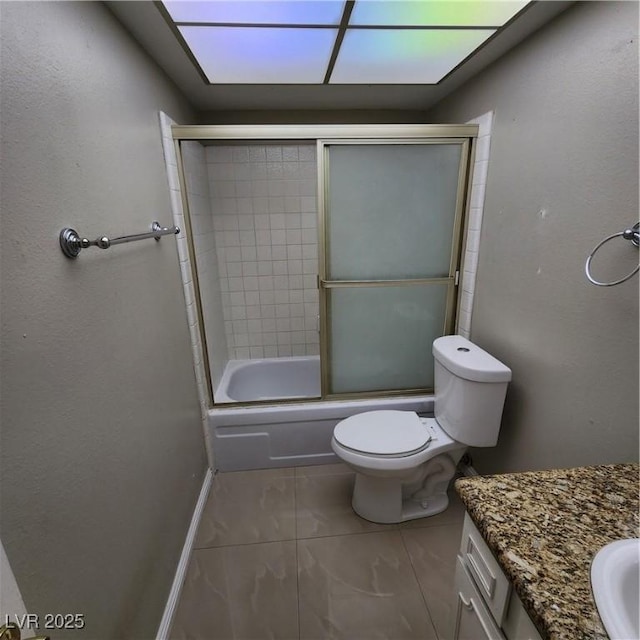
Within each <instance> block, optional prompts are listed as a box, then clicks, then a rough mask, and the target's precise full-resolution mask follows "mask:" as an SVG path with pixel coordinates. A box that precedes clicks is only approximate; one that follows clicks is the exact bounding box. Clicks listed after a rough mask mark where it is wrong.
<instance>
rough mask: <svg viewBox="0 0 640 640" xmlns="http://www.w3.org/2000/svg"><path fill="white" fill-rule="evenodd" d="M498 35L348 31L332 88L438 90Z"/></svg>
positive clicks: (417, 30) (454, 32)
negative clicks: (436, 86) (406, 86)
mask: <svg viewBox="0 0 640 640" xmlns="http://www.w3.org/2000/svg"><path fill="white" fill-rule="evenodd" d="M493 33H495V31H494V30H486V29H482V30H478V29H472V30H467V29H465V30H454V29H446V30H434V29H411V30H403V29H357V30H356V29H348V30H347V32H346V34H345V37H344V40H343V42H342V46H341V47H340V53H339V54H338V58H337V60H336V64H335V67H334V69H333V73H332V75H331V81H330V84H435V83H437V82H439V81H440V80H441V79H442V78H443V77H444V76H445V75H447V73H449V72H450V71H451V70H452V69H453V68H455V67H456V66H457V65H458V64H459V63H460V62H462V61H463V60H464V59H465V58H466V57H467V56H468V55H469V54H470V53H472V52H473V51H474V50H475V49H476V48H477V47H478V46H480V44H482V43H483V42H484V41H485V40H486V39H487V38H489V37H490V36H491V35H492V34H493Z"/></svg>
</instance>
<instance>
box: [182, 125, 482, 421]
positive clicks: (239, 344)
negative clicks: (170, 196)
mask: <svg viewBox="0 0 640 640" xmlns="http://www.w3.org/2000/svg"><path fill="white" fill-rule="evenodd" d="M476 135H477V126H475V125H452V126H449V125H410V126H403V125H392V126H382V125H381V126H373V125H371V126H370V125H366V126H295V127H294V126H289V127H283V126H273V127H271V126H261V127H253V126H248V127H241V126H237V127H222V126H185V127H181V126H174V127H173V137H174V140H175V147H176V154H177V158H178V170H179V174H180V186H181V192H182V206H183V210H184V214H185V227H186V232H187V240H188V244H189V254H190V262H191V273H192V278H193V282H194V285H195V287H194V288H195V291H196V300H195V303H196V304H195V308H196V309H197V316H198V317H197V319H196V320H197V324H198V326H199V329H200V332H201V339H202V343H203V346H204V352H205V353H204V359H205V362H204V363H203V364H204V369H205V372H206V376H207V384H208V388H209V391H210V394H211V398H210V400H211V406H218V407H221V406H222V407H233V405H234V404H240V405H242V406H243V407H244V406H245V405H247V404H255V405H256V407H257V408H259V407H260V405H261V404H262V405H264V404H265V403H268V404H278V403H287V404H291V403H297V402H302V401H308V400H309V399H316V400H323V401H330V400H343V399H357V398H367V397H368V398H374V397H394V396H398V397H400V396H411V395H419V394H422V395H423V396H424V395H425V394H428V393H429V392H430V391H431V390H432V387H433V360H432V355H431V344H432V342H433V340H434V339H435V338H436V337H438V336H440V335H443V334H446V333H451V332H453V331H454V330H455V321H456V306H457V299H458V275H459V273H460V271H461V269H462V266H461V256H462V250H463V244H464V241H463V238H464V227H465V212H466V208H467V202H468V200H469V190H470V189H469V181H470V180H469V173H470V166H471V163H472V161H473V148H474V138H475V136H476ZM244 415H247V413H246V412H245V414H244Z"/></svg>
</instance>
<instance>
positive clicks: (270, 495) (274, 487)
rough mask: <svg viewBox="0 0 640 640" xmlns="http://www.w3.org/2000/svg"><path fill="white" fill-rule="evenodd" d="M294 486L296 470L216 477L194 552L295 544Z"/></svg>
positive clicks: (220, 475) (276, 470)
mask: <svg viewBox="0 0 640 640" xmlns="http://www.w3.org/2000/svg"><path fill="white" fill-rule="evenodd" d="M294 482H295V478H294V470H293V469H266V470H261V471H236V472H233V473H219V474H217V475H216V476H215V477H214V480H213V486H212V487H211V493H210V495H209V498H208V500H207V504H206V506H205V508H204V511H203V514H202V519H201V521H200V527H199V529H198V535H197V537H196V542H195V548H196V549H203V548H209V547H219V546H223V545H235V544H250V543H255V542H270V541H275V540H293V539H294V538H295V535H296V531H295V494H294V491H295V488H294Z"/></svg>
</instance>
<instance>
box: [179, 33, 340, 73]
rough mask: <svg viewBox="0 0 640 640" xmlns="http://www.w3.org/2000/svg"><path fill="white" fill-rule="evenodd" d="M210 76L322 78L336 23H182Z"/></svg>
mask: <svg viewBox="0 0 640 640" xmlns="http://www.w3.org/2000/svg"><path fill="white" fill-rule="evenodd" d="M179 30H180V33H181V34H182V37H183V38H184V39H185V41H186V43H187V45H188V46H189V48H190V49H191V51H192V52H193V55H194V56H195V57H196V59H197V60H198V63H199V64H200V67H201V68H202V70H203V71H204V73H205V75H206V76H207V78H208V80H209V82H211V83H217V84H236V83H239V84H298V83H304V84H321V83H322V81H323V80H324V75H325V73H326V69H327V65H328V64H329V58H330V57H331V51H332V49H333V44H334V42H335V39H336V33H337V29H295V28H286V29H285V28H277V27H261V28H256V27H193V26H189V27H179Z"/></svg>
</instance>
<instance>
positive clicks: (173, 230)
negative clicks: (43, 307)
mask: <svg viewBox="0 0 640 640" xmlns="http://www.w3.org/2000/svg"><path fill="white" fill-rule="evenodd" d="M177 233H180V229H179V228H178V227H176V226H173V227H163V226H161V225H160V223H159V222H157V221H154V222H153V223H152V224H151V231H148V232H146V233H137V234H134V235H130V236H120V237H118V238H108V237H107V236H100V237H99V238H96V239H95V240H88V239H87V238H82V237H80V235H78V232H77V231H76V230H75V229H71V228H70V227H65V228H64V229H62V231H60V248H61V249H62V253H64V255H65V256H67V258H77V257H78V256H79V255H80V251H81V250H82V249H88V248H89V247H98V248H99V249H108V248H109V247H113V246H115V245H117V244H125V243H126V242H135V241H136V240H146V239H148V238H154V239H155V240H156V241H157V242H159V241H160V238H161V237H162V236H166V235H174V234H177Z"/></svg>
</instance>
